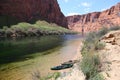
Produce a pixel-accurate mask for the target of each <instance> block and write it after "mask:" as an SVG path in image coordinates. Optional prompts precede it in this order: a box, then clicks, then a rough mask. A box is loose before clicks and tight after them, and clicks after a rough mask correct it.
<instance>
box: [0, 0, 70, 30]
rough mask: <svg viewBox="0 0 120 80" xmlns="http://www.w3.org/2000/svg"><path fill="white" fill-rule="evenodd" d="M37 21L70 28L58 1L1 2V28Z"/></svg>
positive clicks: (12, 0)
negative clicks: (5, 25) (17, 23)
mask: <svg viewBox="0 0 120 80" xmlns="http://www.w3.org/2000/svg"><path fill="white" fill-rule="evenodd" d="M36 20H46V21H48V22H50V23H56V24H58V25H60V26H64V27H66V28H67V26H68V24H67V19H66V18H65V16H64V15H63V13H62V12H61V10H60V7H59V4H58V2H57V0H0V23H2V24H1V25H0V26H3V25H4V24H7V25H10V24H14V23H16V22H23V21H24V22H30V23H32V22H35V21H36Z"/></svg>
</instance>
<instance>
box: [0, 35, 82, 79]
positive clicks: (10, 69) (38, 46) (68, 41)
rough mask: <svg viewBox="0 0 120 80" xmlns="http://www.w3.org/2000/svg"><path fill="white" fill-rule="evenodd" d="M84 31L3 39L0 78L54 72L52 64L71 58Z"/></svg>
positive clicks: (19, 77) (25, 76)
mask: <svg viewBox="0 0 120 80" xmlns="http://www.w3.org/2000/svg"><path fill="white" fill-rule="evenodd" d="M81 40H82V36H81V35H63V36H42V37H40V38H36V37H32V38H24V39H20V38H19V39H16V38H15V39H1V40H0V80H34V77H35V76H36V75H37V74H39V75H40V76H41V77H42V76H46V75H47V74H50V73H53V72H55V71H51V70H50V68H51V67H53V66H56V65H59V64H60V63H62V62H65V61H68V60H71V59H73V58H74V56H75V55H76V53H77V52H76V51H77V49H78V47H79V45H80V42H81Z"/></svg>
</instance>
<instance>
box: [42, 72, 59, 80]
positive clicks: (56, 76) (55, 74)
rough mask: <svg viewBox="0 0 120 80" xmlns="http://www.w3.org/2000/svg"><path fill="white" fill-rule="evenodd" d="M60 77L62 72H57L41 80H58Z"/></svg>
mask: <svg viewBox="0 0 120 80" xmlns="http://www.w3.org/2000/svg"><path fill="white" fill-rule="evenodd" d="M59 76H60V72H55V73H53V74H49V75H47V76H46V77H43V78H41V79H40V80H56V79H57V78H58V77H59Z"/></svg>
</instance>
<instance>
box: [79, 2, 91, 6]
mask: <svg viewBox="0 0 120 80" xmlns="http://www.w3.org/2000/svg"><path fill="white" fill-rule="evenodd" d="M81 5H82V6H84V7H90V6H91V4H90V3H88V2H83V3H81Z"/></svg>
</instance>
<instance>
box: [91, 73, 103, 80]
mask: <svg viewBox="0 0 120 80" xmlns="http://www.w3.org/2000/svg"><path fill="white" fill-rule="evenodd" d="M89 80H104V76H103V75H102V74H97V75H96V76H94V77H93V78H91V79H89Z"/></svg>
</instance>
